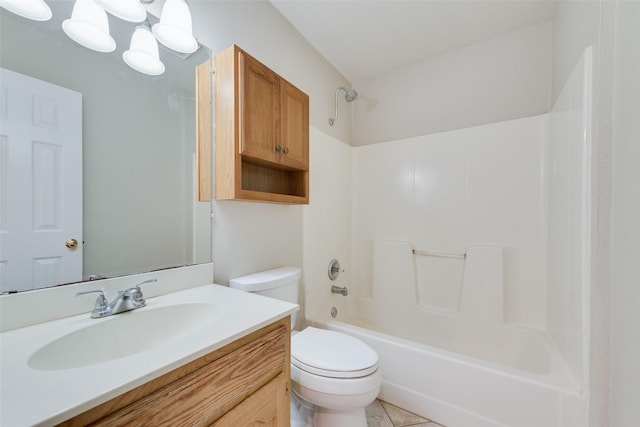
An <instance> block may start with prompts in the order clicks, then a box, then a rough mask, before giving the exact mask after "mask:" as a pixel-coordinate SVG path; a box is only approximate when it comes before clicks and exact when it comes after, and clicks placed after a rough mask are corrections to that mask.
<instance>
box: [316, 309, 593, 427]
mask: <svg viewBox="0 0 640 427" xmlns="http://www.w3.org/2000/svg"><path fill="white" fill-rule="evenodd" d="M338 319H339V320H336V319H332V318H321V317H316V318H307V322H308V323H309V324H311V325H312V326H315V327H320V328H325V329H330V330H335V331H339V332H343V333H346V334H349V335H352V336H354V337H356V338H359V339H360V340H362V341H364V342H365V343H367V344H368V345H369V346H371V347H372V348H373V349H374V350H375V351H376V352H377V353H378V355H379V356H380V362H379V363H380V368H381V370H382V376H383V384H382V389H381V392H380V395H379V398H380V399H382V400H384V401H386V402H389V403H391V404H394V405H397V406H399V407H401V408H404V409H406V410H409V411H411V412H414V413H416V414H418V415H421V416H423V417H426V418H429V419H431V420H434V421H436V422H439V423H442V424H444V425H446V426H447V427H498V426H501V427H504V426H509V427H578V426H584V425H586V421H585V420H586V413H585V412H586V409H585V408H586V399H585V396H584V395H583V393H582V392H581V391H580V389H579V387H578V385H577V383H576V381H575V380H574V379H573V377H572V376H571V374H570V373H569V372H568V370H567V368H566V366H565V365H564V363H563V362H562V360H561V358H560V357H559V356H558V353H557V352H556V351H555V349H554V347H553V345H552V344H551V342H550V340H549V339H548V338H547V337H546V336H545V335H544V334H543V333H537V332H536V331H532V330H528V329H524V328H518V327H513V326H504V327H502V328H498V330H499V332H496V331H494V332H495V333H493V334H491V333H489V334H487V333H485V331H477V332H478V334H476V335H477V336H479V337H483V338H482V340H486V342H485V345H478V343H477V342H473V340H469V339H464V340H456V339H455V335H456V333H457V332H456V331H455V330H450V331H449V333H443V334H441V335H442V336H443V337H444V336H447V337H448V339H447V341H448V342H449V343H451V344H452V345H451V346H449V349H447V346H446V345H445V346H443V345H442V344H443V343H438V342H436V345H433V344H430V343H429V342H428V337H426V336H425V337H423V338H425V339H420V340H419V338H420V337H418V336H414V337H412V339H407V338H404V337H399V336H396V335H391V334H388V333H384V332H380V331H378V330H375V329H376V326H374V325H372V324H371V323H368V322H367V321H365V320H362V319H358V318H340V316H338ZM467 326H468V325H467ZM466 330H467V331H468V328H467V329H466ZM491 335H493V338H489V339H487V337H488V336H491ZM467 336H468V334H467ZM452 338H453V339H452ZM421 341H422V342H421ZM465 347H466V348H465ZM478 349H483V350H478Z"/></svg>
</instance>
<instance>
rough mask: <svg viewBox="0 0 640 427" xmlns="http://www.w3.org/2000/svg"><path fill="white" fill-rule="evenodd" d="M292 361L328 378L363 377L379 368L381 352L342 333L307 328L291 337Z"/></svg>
mask: <svg viewBox="0 0 640 427" xmlns="http://www.w3.org/2000/svg"><path fill="white" fill-rule="evenodd" d="M291 364H292V365H293V366H295V367H297V368H299V369H300V370H302V371H305V372H308V373H310V374H314V375H319V376H322V377H328V378H362V377H366V376H368V375H371V374H373V373H374V372H376V371H377V369H378V354H377V353H376V352H375V351H373V350H372V349H371V348H370V347H369V346H368V345H366V344H365V343H363V342H362V341H360V340H358V339H356V338H353V337H351V336H349V335H346V334H343V333H341V332H335V331H329V330H326V329H318V328H313V327H308V328H306V329H304V330H303V331H302V332H300V333H298V334H296V335H295V336H293V337H292V338H291Z"/></svg>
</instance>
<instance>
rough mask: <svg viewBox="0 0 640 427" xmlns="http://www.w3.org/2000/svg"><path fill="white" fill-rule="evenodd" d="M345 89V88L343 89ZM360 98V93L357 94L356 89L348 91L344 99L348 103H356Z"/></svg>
mask: <svg viewBox="0 0 640 427" xmlns="http://www.w3.org/2000/svg"><path fill="white" fill-rule="evenodd" d="M342 89H344V88H342ZM357 97H358V92H356V90H355V89H349V90H347V92H346V93H345V94H344V99H345V101H347V102H352V101H355V100H356V98H357Z"/></svg>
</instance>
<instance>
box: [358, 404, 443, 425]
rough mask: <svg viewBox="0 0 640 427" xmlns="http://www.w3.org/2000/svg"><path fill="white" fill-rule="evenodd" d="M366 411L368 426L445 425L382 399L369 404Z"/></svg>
mask: <svg viewBox="0 0 640 427" xmlns="http://www.w3.org/2000/svg"><path fill="white" fill-rule="evenodd" d="M366 413H367V426H368V427H409V426H411V427H445V426H443V425H442V424H438V423H436V422H434V421H431V420H428V419H426V418H422V417H420V416H418V415H416V414H412V413H411V412H408V411H405V410H404V409H400V408H398V407H397V406H393V405H392V404H390V403H387V402H383V401H381V400H375V401H374V402H373V403H372V404H371V405H369V406H367V408H366Z"/></svg>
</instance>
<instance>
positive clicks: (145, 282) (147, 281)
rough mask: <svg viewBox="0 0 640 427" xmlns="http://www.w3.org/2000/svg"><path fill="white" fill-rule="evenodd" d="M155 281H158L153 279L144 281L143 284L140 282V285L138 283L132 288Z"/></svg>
mask: <svg viewBox="0 0 640 427" xmlns="http://www.w3.org/2000/svg"><path fill="white" fill-rule="evenodd" d="M157 281H158V279H155V278H154V279H148V280H145V281H144V282H140V283H138V284H137V285H136V286H134V287H135V288H139V287H140V286H141V285H145V284H147V283H156V282H157Z"/></svg>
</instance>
